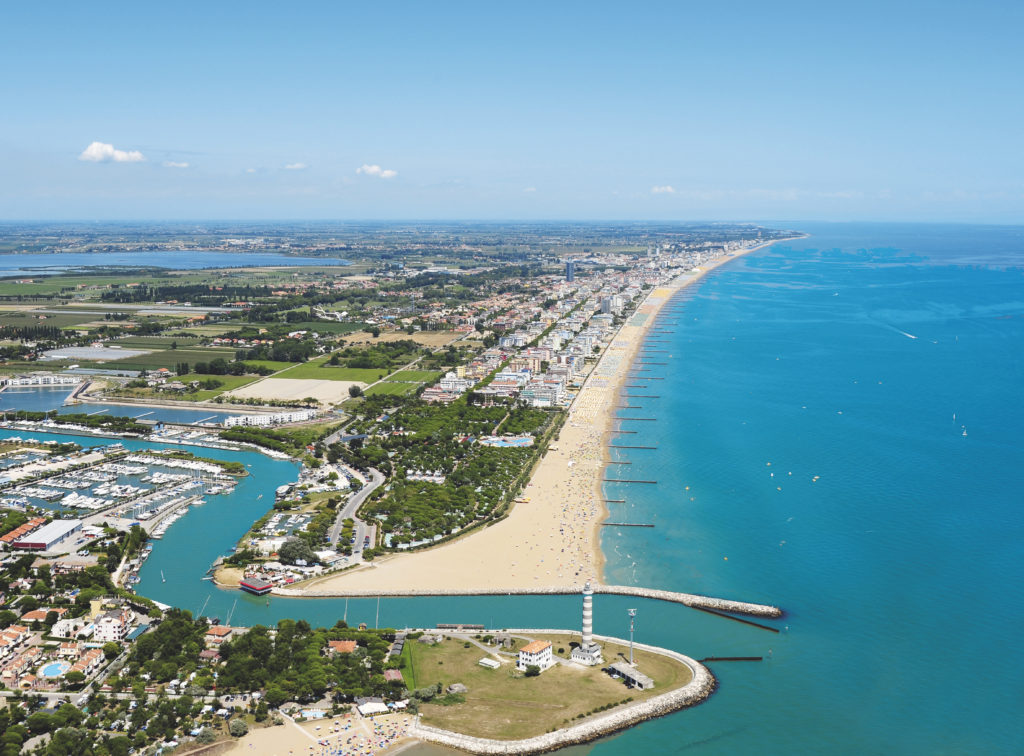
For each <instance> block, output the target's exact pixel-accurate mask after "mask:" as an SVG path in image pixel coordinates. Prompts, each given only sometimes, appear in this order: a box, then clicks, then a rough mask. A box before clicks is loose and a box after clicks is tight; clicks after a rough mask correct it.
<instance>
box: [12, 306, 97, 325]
mask: <svg viewBox="0 0 1024 756" xmlns="http://www.w3.org/2000/svg"><path fill="white" fill-rule="evenodd" d="M97 317H98V318H99V319H100V320H103V316H102V315H96V314H95V313H83V314H76V313H63V312H62V313H49V312H43V313H41V312H34V311H31V310H29V311H25V310H22V311H14V312H12V311H10V310H6V311H2V312H0V326H20V327H26V326H49V327H52V328H69V327H73V326H79V325H81V324H83V323H89V322H91V321H94V320H96V319H97ZM108 325H110V324H108Z"/></svg>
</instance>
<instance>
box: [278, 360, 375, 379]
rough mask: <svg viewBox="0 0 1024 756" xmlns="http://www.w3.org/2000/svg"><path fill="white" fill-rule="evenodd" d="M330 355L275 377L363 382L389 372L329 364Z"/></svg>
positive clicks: (297, 366)
mask: <svg viewBox="0 0 1024 756" xmlns="http://www.w3.org/2000/svg"><path fill="white" fill-rule="evenodd" d="M329 359H330V356H329V355H324V356H323V357H317V358H316V359H315V360H310V361H309V362H304V363H302V364H301V365H296V366H295V367H293V368H292V369H291V370H286V371H285V372H283V373H281V374H279V375H277V376H275V378H314V379H316V380H320V381H361V382H362V383H373V382H374V381H376V380H379V379H380V378H382V377H383V376H385V375H387V374H388V370H387V369H385V368H381V369H380V370H377V369H376V368H373V369H362V368H343V367H332V366H331V365H327V364H326V362H327V360H329Z"/></svg>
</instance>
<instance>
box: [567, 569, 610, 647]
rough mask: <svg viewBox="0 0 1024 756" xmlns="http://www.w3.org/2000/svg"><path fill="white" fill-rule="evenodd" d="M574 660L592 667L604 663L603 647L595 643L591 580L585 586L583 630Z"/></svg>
mask: <svg viewBox="0 0 1024 756" xmlns="http://www.w3.org/2000/svg"><path fill="white" fill-rule="evenodd" d="M570 658H571V659H572V660H573V661H574V662H577V663H579V664H585V665H587V666H588V667H592V666H594V665H596V664H602V663H603V662H604V659H603V658H602V656H601V647H600V646H599V645H597V644H596V643H594V589H593V588H591V587H590V582H589V581H588V582H587V584H586V585H585V586H584V587H583V632H582V637H581V638H580V645H579V646H578V647H577V648H574V649H573V650H572V654H571V657H570Z"/></svg>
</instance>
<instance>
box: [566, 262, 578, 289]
mask: <svg viewBox="0 0 1024 756" xmlns="http://www.w3.org/2000/svg"><path fill="white" fill-rule="evenodd" d="M565 280H566V282H568V283H572V282H573V281H575V280H576V261H575V260H566V261H565Z"/></svg>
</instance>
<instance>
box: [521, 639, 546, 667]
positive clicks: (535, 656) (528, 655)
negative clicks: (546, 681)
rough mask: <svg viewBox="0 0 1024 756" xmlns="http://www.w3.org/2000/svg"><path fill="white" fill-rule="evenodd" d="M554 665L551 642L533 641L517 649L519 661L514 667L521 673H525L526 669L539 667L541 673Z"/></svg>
mask: <svg viewBox="0 0 1024 756" xmlns="http://www.w3.org/2000/svg"><path fill="white" fill-rule="evenodd" d="M554 663H555V658H554V655H553V654H552V652H551V642H550V641H542V640H535V641H532V642H531V643H527V644H526V645H525V646H523V647H522V648H521V649H519V659H518V660H517V662H516V667H517V668H518V669H519V670H520V671H522V672H525V671H526V668H527V667H531V666H533V667H539V668H540V671H541V672H543V671H544V670H545V669H547V668H548V667H551V666H553V665H554Z"/></svg>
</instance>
